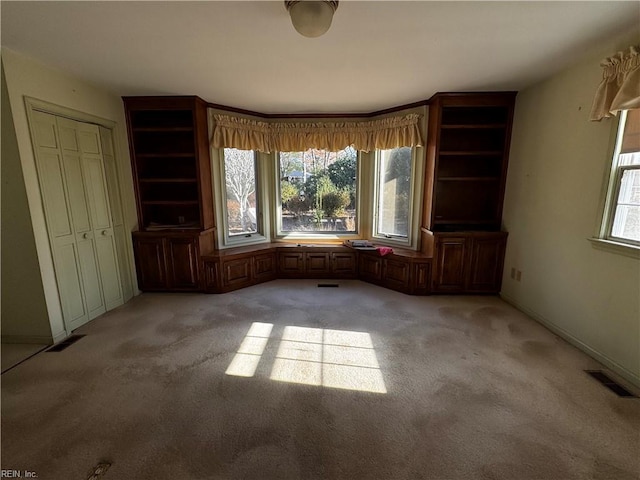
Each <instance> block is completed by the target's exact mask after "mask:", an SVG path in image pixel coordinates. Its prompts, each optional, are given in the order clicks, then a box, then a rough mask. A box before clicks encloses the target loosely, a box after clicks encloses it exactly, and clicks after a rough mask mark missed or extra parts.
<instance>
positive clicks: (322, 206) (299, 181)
mask: <svg viewBox="0 0 640 480" xmlns="http://www.w3.org/2000/svg"><path fill="white" fill-rule="evenodd" d="M279 160H280V162H279V163H280V165H279V169H280V189H279V192H280V205H281V207H282V209H281V212H282V213H281V217H280V225H281V231H282V232H286V233H291V232H304V233H355V232H356V229H357V218H356V205H357V191H356V185H357V178H356V177H357V171H358V153H357V152H356V150H354V149H353V148H351V147H347V148H345V149H344V150H340V151H338V152H330V151H328V150H317V149H309V150H307V151H306V152H282V153H280V156H279Z"/></svg>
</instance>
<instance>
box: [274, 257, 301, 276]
mask: <svg viewBox="0 0 640 480" xmlns="http://www.w3.org/2000/svg"><path fill="white" fill-rule="evenodd" d="M278 272H279V273H281V274H283V275H284V276H290V275H291V276H296V275H302V274H304V253H299V252H280V253H278Z"/></svg>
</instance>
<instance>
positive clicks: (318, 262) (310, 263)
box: [304, 252, 331, 277]
mask: <svg viewBox="0 0 640 480" xmlns="http://www.w3.org/2000/svg"><path fill="white" fill-rule="evenodd" d="M330 258H331V255H330V254H329V252H313V253H305V254H304V268H305V273H306V274H307V275H308V276H310V277H315V276H324V275H327V274H330V273H331V260H330Z"/></svg>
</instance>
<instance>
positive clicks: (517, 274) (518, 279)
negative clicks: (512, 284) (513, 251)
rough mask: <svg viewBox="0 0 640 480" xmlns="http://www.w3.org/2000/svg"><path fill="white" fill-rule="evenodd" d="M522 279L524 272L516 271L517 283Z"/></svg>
mask: <svg viewBox="0 0 640 480" xmlns="http://www.w3.org/2000/svg"><path fill="white" fill-rule="evenodd" d="M521 278H522V272H521V271H520V270H516V282H519V281H520V279H521Z"/></svg>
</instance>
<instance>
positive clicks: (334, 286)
mask: <svg viewBox="0 0 640 480" xmlns="http://www.w3.org/2000/svg"><path fill="white" fill-rule="evenodd" d="M339 286H340V285H338V284H337V283H319V284H318V288H338V287H339Z"/></svg>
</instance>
